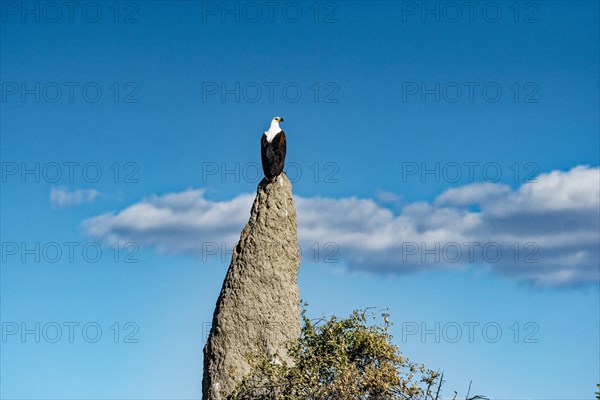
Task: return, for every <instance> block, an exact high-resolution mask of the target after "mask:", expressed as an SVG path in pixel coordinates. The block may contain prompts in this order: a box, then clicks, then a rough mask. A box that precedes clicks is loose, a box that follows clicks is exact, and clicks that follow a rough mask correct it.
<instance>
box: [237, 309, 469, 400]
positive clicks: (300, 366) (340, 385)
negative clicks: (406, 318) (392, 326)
mask: <svg viewBox="0 0 600 400" xmlns="http://www.w3.org/2000/svg"><path fill="white" fill-rule="evenodd" d="M302 317H303V320H304V326H303V328H302V334H301V337H300V338H299V339H298V341H297V342H294V343H292V344H291V345H290V346H289V348H288V356H289V357H290V359H291V360H292V361H293V363H290V364H288V363H286V362H283V361H281V359H280V358H279V357H278V356H277V355H274V356H268V355H264V354H254V355H252V356H250V365H251V372H250V373H249V374H248V375H247V376H246V377H245V378H244V380H243V381H242V382H241V383H240V385H239V386H238V388H237V389H236V391H235V392H234V393H233V394H232V395H231V396H230V397H229V399H231V400H249V399H252V400H267V399H268V400H326V399H327V400H329V399H335V400H339V399H344V400H362V399H369V400H371V399H372V400H383V399H385V400H389V399H410V400H425V399H435V398H438V396H439V388H440V386H441V383H442V377H441V376H440V374H438V373H437V372H434V371H432V370H428V369H426V368H425V367H424V366H422V365H418V364H413V363H411V362H410V361H409V360H408V359H407V358H406V357H405V356H404V355H402V353H401V352H400V351H399V349H398V347H397V346H396V345H394V344H393V343H392V336H391V335H390V333H389V329H388V328H389V324H388V315H387V314H386V313H382V314H381V319H383V324H376V323H375V324H368V323H367V319H368V318H367V315H366V310H365V311H354V313H353V314H352V315H351V316H350V317H349V318H347V319H341V320H340V319H337V318H336V317H331V318H330V319H320V320H318V321H317V322H315V323H313V322H312V321H311V320H309V319H308V318H307V317H306V310H304V311H303V312H302ZM369 317H371V318H373V319H374V320H378V318H377V317H376V316H373V315H370V316H369ZM434 388H435V389H437V390H434ZM476 398H477V397H476Z"/></svg>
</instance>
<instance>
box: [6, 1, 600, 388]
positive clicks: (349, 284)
mask: <svg viewBox="0 0 600 400" xmlns="http://www.w3.org/2000/svg"><path fill="white" fill-rule="evenodd" d="M68 4H70V3H62V2H58V3H56V2H35V1H32V2H26V3H21V2H3V3H2V4H1V6H2V8H1V9H0V18H1V25H0V33H1V40H0V56H1V57H0V72H1V79H0V80H1V82H2V87H1V93H0V94H1V96H2V98H1V107H2V113H1V118H0V127H1V130H2V132H1V149H0V154H1V157H2V190H1V194H0V200H1V204H2V209H1V217H2V222H1V227H0V231H1V235H2V239H1V242H2V268H1V270H0V277H1V285H0V289H1V306H0V311H1V313H2V316H1V320H2V341H1V343H0V345H1V350H2V359H1V363H0V367H1V377H0V397H2V398H6V399H41V398H44V399H75V398H77V399H92V398H103V399H159V398H160V399H164V398H168V399H197V398H200V393H201V373H202V347H203V345H204V342H205V340H206V336H205V334H206V332H207V331H206V328H207V323H208V322H209V321H210V320H211V317H212V312H213V307H214V304H215V301H216V299H217V296H218V292H219V290H220V287H221V283H222V279H223V278H224V276H225V272H226V269H227V266H228V264H229V257H230V255H229V253H228V249H231V247H232V246H233V244H234V243H235V240H236V238H237V237H239V233H240V231H241V229H242V228H243V226H244V224H245V223H246V221H247V218H248V215H249V212H250V204H251V201H252V198H253V193H254V191H255V190H256V185H257V183H258V180H257V178H256V174H257V166H258V165H259V163H260V155H259V140H260V135H261V133H262V132H263V131H264V130H265V129H266V128H267V125H268V122H269V120H270V119H271V118H272V117H273V116H275V115H280V116H282V117H284V119H285V122H284V123H283V125H282V126H283V128H284V129H285V131H286V135H287V138H288V155H287V172H288V175H289V176H290V178H291V179H292V181H293V183H294V194H295V196H296V208H297V210H298V224H299V239H300V246H301V248H302V255H303V261H302V265H301V271H300V278H299V281H300V291H301V296H302V298H303V299H304V300H306V301H308V302H309V304H310V306H309V315H313V316H315V317H316V316H320V315H322V314H327V315H331V314H335V315H339V316H343V315H347V314H349V313H350V312H351V311H352V310H353V309H357V308H365V307H371V306H374V307H380V308H389V312H390V314H391V319H392V321H393V322H394V326H393V330H392V333H393V334H394V336H395V341H396V343H397V344H398V345H399V346H400V348H401V350H402V351H403V352H404V353H405V354H406V355H407V356H409V357H410V358H411V359H412V360H413V361H416V362H422V363H425V364H426V365H427V366H428V367H430V368H433V369H440V370H442V371H444V372H445V379H446V381H447V382H446V383H445V385H444V390H445V393H444V395H445V396H447V397H450V398H452V396H453V391H454V390H456V391H458V392H459V393H462V394H463V395H464V394H466V391H467V388H468V385H469V382H470V381H471V380H472V381H473V384H472V389H471V394H473V393H475V394H484V395H487V396H488V397H490V398H496V399H528V398H532V399H533V398H535V399H540V398H549V399H583V398H590V397H591V396H592V393H593V392H594V390H595V384H596V383H598V382H600V376H599V375H600V368H599V363H598V354H599V353H600V349H599V340H598V339H599V328H598V327H599V324H600V320H599V317H600V315H599V312H600V310H599V304H600V303H599V301H600V300H599V282H600V279H599V271H598V267H599V259H600V258H599V251H600V250H599V247H598V246H599V240H600V239H599V236H598V229H599V227H598V225H599V212H598V210H599V204H598V202H599V193H600V188H599V185H600V184H599V169H598V168H599V163H600V162H599V151H600V150H599V148H600V143H599V141H600V140H599V135H598V132H599V115H598V110H599V107H600V104H599V101H598V87H599V84H600V82H599V77H598V70H599V67H600V65H599V54H600V51H599V40H598V38H599V33H600V32H599V6H598V3H597V2H591V1H590V2H587V1H581V2H576V1H564V2H551V1H543V2H517V3H514V2H482V3H480V4H479V5H477V6H475V8H473V9H470V8H469V6H467V5H465V4H464V3H460V2H459V3H456V2H449V3H448V2H412V1H410V2H381V3H376V2H368V3H367V2H319V3H313V2H280V3H278V4H277V5H275V6H269V3H268V2H229V3H227V4H225V3H222V2H200V1H198V2H194V1H180V2H171V3H167V2H160V1H141V2H135V1H134V2H125V1H124V2H117V3H112V2H82V3H79V4H78V5H68ZM27 171H30V172H27ZM115 243H116V245H115ZM117 249H118V250H117ZM484 249H485V251H484ZM471 250H472V253H471ZM498 251H500V252H501V255H499V256H498V255H497V253H495V252H498ZM470 255H472V257H470ZM36 324H38V325H36ZM457 327H458V328H457ZM98 329H100V330H101V334H96V333H97V332H99V331H98ZM458 329H460V330H458ZM25 330H27V332H29V333H27V332H25V333H24V331H25ZM58 333H60V336H59V335H58ZM458 333H460V336H459V335H458ZM470 333H472V335H470ZM470 336H472V337H470Z"/></svg>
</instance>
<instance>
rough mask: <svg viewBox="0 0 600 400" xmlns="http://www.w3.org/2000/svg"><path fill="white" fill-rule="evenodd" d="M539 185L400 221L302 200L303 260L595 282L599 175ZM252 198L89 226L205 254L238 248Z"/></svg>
mask: <svg viewBox="0 0 600 400" xmlns="http://www.w3.org/2000/svg"><path fill="white" fill-rule="evenodd" d="M537 179H538V181H537V182H531V183H526V184H524V185H522V186H521V187H519V188H517V189H516V190H513V189H511V188H510V187H508V186H506V185H501V184H493V183H485V184H472V185H466V186H462V187H458V188H454V189H450V190H447V191H446V192H444V193H442V194H441V195H440V196H438V197H437V198H436V199H435V200H434V201H433V202H431V203H428V202H417V203H412V204H409V205H406V206H405V207H404V208H403V209H402V211H401V212H400V213H399V214H395V213H393V212H392V211H390V210H389V209H387V208H385V207H383V206H381V205H380V204H378V203H377V202H376V201H374V200H371V199H359V198H342V199H329V198H321V197H313V198H304V197H298V196H297V197H295V204H296V208H297V212H298V213H297V214H298V236H299V242H300V247H301V248H302V249H303V250H304V251H303V260H304V261H305V262H310V261H312V256H313V254H312V251H310V250H308V249H313V248H314V243H317V244H318V246H320V247H321V248H324V247H325V246H326V245H327V244H328V243H333V244H334V246H335V250H336V251H330V254H329V255H330V256H331V257H330V258H329V261H335V260H339V261H340V262H344V264H345V265H348V267H349V268H352V269H360V270H365V271H371V272H374V273H377V272H380V273H394V272H407V271H414V270H420V269H432V268H448V267H450V268H464V267H465V266H467V265H477V266H479V265H481V266H485V267H486V268H488V269H490V270H491V271H493V272H494V273H499V274H503V275H506V276H509V277H513V278H516V279H520V280H524V281H527V282H531V283H534V284H539V285H549V286H563V285H577V284H584V283H590V282H597V281H598V280H599V270H598V265H599V259H600V255H599V246H598V245H599V242H600V235H599V229H600V227H599V207H600V183H599V182H600V169H599V168H590V167H586V166H579V167H575V168H573V169H571V170H570V171H566V172H564V171H553V172H550V173H548V174H542V175H540V176H539V177H538V178H537ZM253 199H254V195H253V194H245V195H240V196H238V197H236V198H234V199H232V200H228V201H211V200H208V199H206V197H205V193H204V192H203V191H202V190H187V191H184V192H181V193H173V194H167V195H164V196H153V197H151V198H149V199H147V200H144V201H142V202H140V203H137V204H134V205H132V206H130V207H128V208H126V209H125V210H123V211H121V212H118V213H116V214H115V213H108V214H104V215H100V216H98V217H95V218H92V219H89V220H86V221H84V223H83V227H84V230H85V231H86V232H87V233H88V234H90V235H92V236H94V237H97V238H103V239H106V240H109V241H121V242H123V241H135V242H137V243H138V244H139V245H141V246H149V247H154V248H156V249H158V250H159V251H165V252H172V253H182V252H185V253H194V254H203V252H205V250H206V248H205V247H204V246H203V244H206V243H217V244H219V245H220V244H221V243H225V247H226V248H227V249H231V248H233V246H234V245H235V243H236V242H237V240H238V239H239V234H240V232H241V229H242V227H243V226H244V224H245V223H246V222H247V220H248V217H249V214H250V207H251V203H252V201H253ZM329 249H331V247H329ZM498 255H499V256H498ZM320 261H322V260H320Z"/></svg>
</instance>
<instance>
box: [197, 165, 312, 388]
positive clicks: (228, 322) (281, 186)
mask: <svg viewBox="0 0 600 400" xmlns="http://www.w3.org/2000/svg"><path fill="white" fill-rule="evenodd" d="M299 266H300V254H299V249H298V234H297V226H296V209H295V208H294V202H293V199H292V184H291V183H290V181H289V179H288V177H287V176H286V175H285V174H283V173H282V174H281V175H279V176H278V177H277V179H276V180H275V181H274V182H268V181H267V180H266V179H263V181H262V182H261V183H260V184H259V185H258V189H257V193H256V199H255V200H254V204H253V205H252V211H251V215H250V220H249V221H248V223H247V224H246V227H245V228H244V230H243V231H242V234H241V237H240V241H239V242H238V244H237V246H236V247H235V248H234V250H233V255H232V258H231V264H230V266H229V270H228V271H227V275H226V277H225V281H224V282H223V287H222V289H221V294H220V295H219V298H218V300H217V305H216V308H215V313H214V316H213V322H212V328H211V331H210V335H209V338H208V342H207V343H206V346H205V348H204V376H203V379H202V399H203V400H223V399H225V398H226V396H227V395H228V394H230V393H231V392H232V391H233V389H234V388H235V386H236V385H237V383H239V382H240V381H241V379H242V377H243V376H244V375H246V374H247V373H248V372H249V371H250V366H249V364H248V354H249V353H252V352H256V351H262V352H267V353H268V354H275V353H278V354H279V356H280V357H281V358H282V359H283V360H286V361H288V360H287V357H286V344H287V343H288V342H290V341H291V340H294V339H296V338H298V337H299V336H300V329H301V326H300V294H299V290H298V269H299Z"/></svg>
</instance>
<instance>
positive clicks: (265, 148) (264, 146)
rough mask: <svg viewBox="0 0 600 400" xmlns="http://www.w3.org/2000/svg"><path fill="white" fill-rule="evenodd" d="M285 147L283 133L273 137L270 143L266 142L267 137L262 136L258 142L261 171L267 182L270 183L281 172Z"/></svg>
mask: <svg viewBox="0 0 600 400" xmlns="http://www.w3.org/2000/svg"><path fill="white" fill-rule="evenodd" d="M286 147H287V145H286V143H285V133H284V132H283V131H281V132H279V133H278V134H277V135H275V137H274V138H273V140H271V143H269V141H267V135H265V134H263V135H262V139H261V141H260V155H261V159H262V167H263V171H264V172H265V176H266V177H267V179H268V180H270V181H272V180H273V179H275V178H276V177H277V176H278V175H279V174H280V173H282V172H283V165H284V163H285V152H286Z"/></svg>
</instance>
